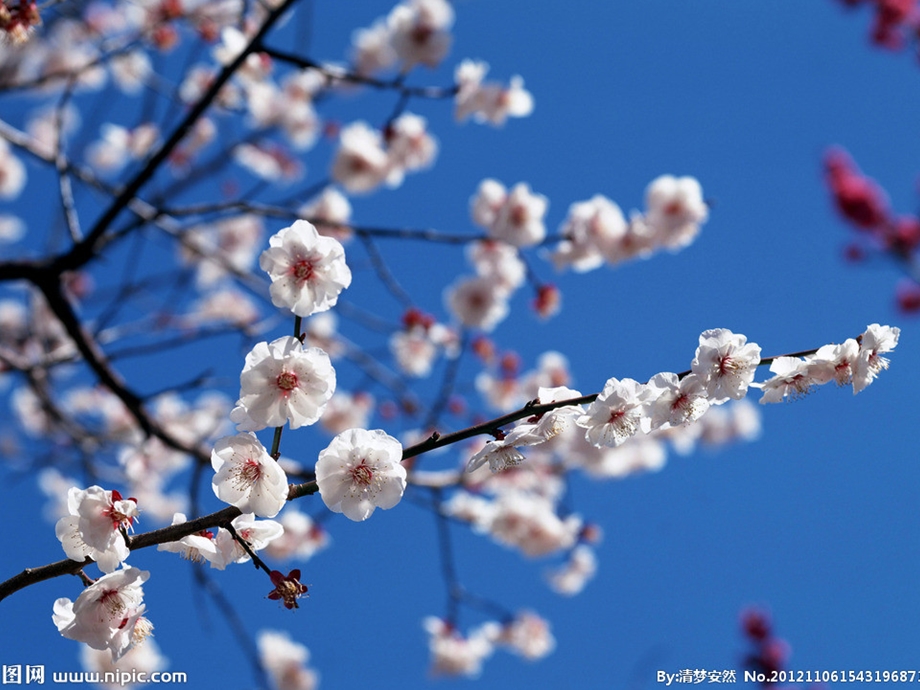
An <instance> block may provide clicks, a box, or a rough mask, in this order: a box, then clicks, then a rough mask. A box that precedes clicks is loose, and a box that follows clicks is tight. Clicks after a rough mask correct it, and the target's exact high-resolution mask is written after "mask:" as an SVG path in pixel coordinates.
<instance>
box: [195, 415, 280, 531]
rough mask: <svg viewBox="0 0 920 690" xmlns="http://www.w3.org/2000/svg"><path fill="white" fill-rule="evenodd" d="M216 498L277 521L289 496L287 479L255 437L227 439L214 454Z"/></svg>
mask: <svg viewBox="0 0 920 690" xmlns="http://www.w3.org/2000/svg"><path fill="white" fill-rule="evenodd" d="M211 466H212V467H213V468H214V472H215V475H214V479H213V480H212V481H211V486H212V488H213V489H214V495H215V496H217V497H218V498H219V499H220V500H222V501H224V502H225V503H229V504H230V505H234V506H236V507H237V508H239V509H240V510H241V511H243V512H244V513H255V514H256V515H258V516H259V517H269V518H270V517H275V515H277V514H278V513H279V512H280V511H281V509H282V508H283V507H284V504H285V502H286V501H287V495H288V483H287V475H285V473H284V470H283V469H281V465H279V464H278V463H277V462H276V461H275V460H274V459H273V458H272V457H271V456H270V455H269V454H268V451H266V450H265V448H264V447H263V446H262V444H261V443H259V439H257V438H256V437H255V434H251V433H248V434H245V433H244V434H237V435H236V436H226V437H224V438H222V439H220V440H218V441H217V443H215V444H214V450H212V451H211Z"/></svg>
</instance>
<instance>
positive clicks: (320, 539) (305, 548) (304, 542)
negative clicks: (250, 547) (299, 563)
mask: <svg viewBox="0 0 920 690" xmlns="http://www.w3.org/2000/svg"><path fill="white" fill-rule="evenodd" d="M278 522H279V523H280V524H281V527H282V528H283V529H284V532H283V533H282V534H281V536H279V537H278V538H277V539H274V540H273V541H271V542H269V543H268V544H267V545H266V546H265V553H266V554H268V555H269V557H271V558H277V559H285V558H300V559H304V560H306V559H308V558H311V557H312V556H313V555H314V554H315V553H316V552H317V551H320V550H322V549H324V548H326V547H327V546H329V543H330V541H331V539H330V537H329V533H328V532H327V531H326V530H324V529H323V527H322V525H320V524H319V523H317V522H314V520H313V519H312V518H311V517H310V516H309V515H307V514H306V513H302V512H300V511H299V510H297V509H296V508H295V507H294V506H293V504H290V505H288V507H287V508H285V509H284V510H283V511H282V512H281V515H280V516H278Z"/></svg>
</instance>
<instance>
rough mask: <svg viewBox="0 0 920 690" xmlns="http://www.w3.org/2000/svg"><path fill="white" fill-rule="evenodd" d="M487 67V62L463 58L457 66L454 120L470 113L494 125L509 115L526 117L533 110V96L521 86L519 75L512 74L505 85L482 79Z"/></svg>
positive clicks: (476, 118)
mask: <svg viewBox="0 0 920 690" xmlns="http://www.w3.org/2000/svg"><path fill="white" fill-rule="evenodd" d="M488 71H489V65H488V64H486V63H485V62H482V61H481V60H464V61H463V62H461V63H460V64H459V65H458V66H457V69H456V70H455V72H454V80H455V81H456V84H457V98H456V106H455V109H454V115H455V117H456V118H457V120H458V121H460V122H462V121H463V120H465V119H467V118H468V117H472V118H473V119H474V120H475V121H476V122H488V123H490V124H492V125H495V126H498V125H503V124H504V123H505V120H507V119H508V118H509V117H527V116H528V115H530V114H531V113H532V112H533V96H532V95H531V94H530V92H529V91H527V89H525V88H524V80H523V78H521V77H520V76H514V77H512V78H511V81H510V83H509V84H508V85H507V86H505V85H503V84H500V83H498V82H483V79H485V76H486V73H487V72H488Z"/></svg>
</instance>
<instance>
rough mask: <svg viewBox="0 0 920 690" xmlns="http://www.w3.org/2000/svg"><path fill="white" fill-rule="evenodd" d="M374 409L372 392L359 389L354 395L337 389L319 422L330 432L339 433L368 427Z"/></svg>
mask: <svg viewBox="0 0 920 690" xmlns="http://www.w3.org/2000/svg"><path fill="white" fill-rule="evenodd" d="M373 411H374V396H372V395H371V394H370V393H365V392H363V391H358V392H357V393H355V394H354V395H352V394H351V393H345V392H343V391H336V393H335V395H333V396H332V398H330V400H329V404H328V405H326V411H325V412H324V413H323V416H322V418H321V419H320V420H319V423H320V425H321V426H322V427H323V428H324V429H325V430H326V431H328V432H329V433H330V434H339V433H341V432H343V431H345V430H347V429H355V428H364V427H366V426H367V422H368V420H369V419H370V417H371V414H372V413H373Z"/></svg>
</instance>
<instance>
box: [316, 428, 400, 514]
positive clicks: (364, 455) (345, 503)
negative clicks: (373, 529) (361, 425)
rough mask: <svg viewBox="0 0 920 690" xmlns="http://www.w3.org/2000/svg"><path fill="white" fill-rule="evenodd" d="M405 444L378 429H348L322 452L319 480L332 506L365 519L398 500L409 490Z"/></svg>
mask: <svg viewBox="0 0 920 690" xmlns="http://www.w3.org/2000/svg"><path fill="white" fill-rule="evenodd" d="M401 460H402V445H401V444H400V443H399V441H397V440H396V439H395V438H393V437H392V436H389V435H387V434H386V433H384V432H383V431H381V430H379V429H375V430H373V431H368V430H366V429H349V430H348V431H344V432H342V433H341V434H339V435H338V436H336V437H335V438H334V439H332V442H331V443H330V444H329V446H328V447H327V448H326V449H325V450H323V451H321V452H320V454H319V459H317V461H316V484H317V486H318V487H319V494H320V496H321V497H322V499H323V502H324V503H325V504H326V507H327V508H329V510H331V511H333V512H335V513H344V514H345V517H347V518H349V519H350V520H355V521H361V520H366V519H367V518H368V517H370V515H371V514H372V513H373V512H374V509H375V508H383V509H384V510H386V509H388V508H392V507H393V506H395V505H396V504H397V503H399V501H400V499H401V498H402V495H403V492H404V491H405V490H406V468H405V467H403V466H402V464H401Z"/></svg>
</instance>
